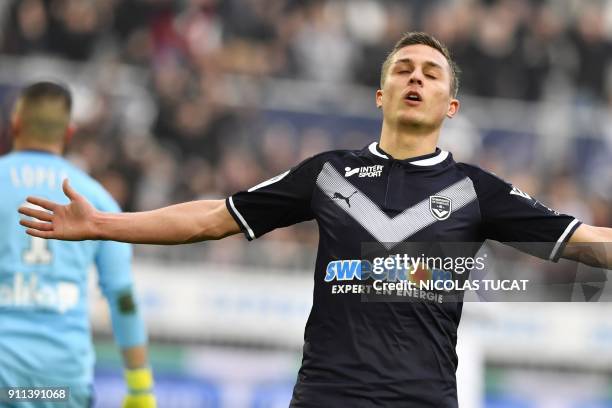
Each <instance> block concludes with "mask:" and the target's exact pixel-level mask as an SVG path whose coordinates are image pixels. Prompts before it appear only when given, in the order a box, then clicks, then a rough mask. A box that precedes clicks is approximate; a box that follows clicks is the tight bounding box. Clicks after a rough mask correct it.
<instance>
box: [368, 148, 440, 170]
mask: <svg viewBox="0 0 612 408" xmlns="http://www.w3.org/2000/svg"><path fill="white" fill-rule="evenodd" d="M368 150H369V151H370V153H372V154H373V155H375V156H377V157H381V158H383V159H387V160H389V159H390V158H392V157H391V156H390V155H389V154H387V153H386V152H385V151H384V150H382V149H381V148H380V146H378V142H372V143H370V145H369V146H368ZM448 155H449V153H448V152H447V151H445V150H440V149H439V148H436V151H435V152H433V153H429V154H425V155H423V156H417V157H412V158H410V159H406V160H398V161H400V162H402V163H406V164H411V165H413V166H421V167H427V166H435V165H436V164H439V163H442V162H443V161H444V160H446V158H447V157H448Z"/></svg>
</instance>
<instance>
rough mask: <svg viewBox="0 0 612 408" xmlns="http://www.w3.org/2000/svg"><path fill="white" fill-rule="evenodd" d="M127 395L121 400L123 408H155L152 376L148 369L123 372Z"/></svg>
mask: <svg viewBox="0 0 612 408" xmlns="http://www.w3.org/2000/svg"><path fill="white" fill-rule="evenodd" d="M124 376H125V382H126V384H127V387H128V395H126V396H125V399H124V400H123V405H122V407H123V408H156V406H157V404H156V401H155V395H153V374H152V373H151V370H150V369H148V368H138V369H135V370H125V372H124Z"/></svg>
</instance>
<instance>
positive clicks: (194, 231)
mask: <svg viewBox="0 0 612 408" xmlns="http://www.w3.org/2000/svg"><path fill="white" fill-rule="evenodd" d="M62 187H63V190H64V194H66V196H67V197H68V198H69V199H70V203H69V204H67V205H61V204H58V203H55V202H53V201H49V200H45V199H43V198H39V197H28V199H27V201H28V202H29V203H31V204H35V205H37V206H40V207H42V208H43V209H44V210H38V209H34V208H30V207H25V206H24V207H20V208H19V212H20V213H21V214H23V215H26V216H28V217H33V218H34V219H22V220H21V221H20V224H21V225H23V226H24V227H27V230H26V232H27V233H28V234H29V235H32V236H35V237H40V238H49V239H62V240H67V241H82V240H87V239H96V240H98V239H101V240H112V241H121V242H131V243H135V244H162V245H173V244H185V243H191V242H198V241H205V240H210V239H220V238H224V237H226V236H228V235H233V234H236V233H238V232H240V227H239V226H238V224H236V221H235V220H234V219H233V217H232V216H231V214H230V213H229V211H228V210H227V208H226V206H225V201H224V200H200V201H190V202H187V203H182V204H176V205H171V206H168V207H164V208H160V209H157V210H152V211H143V212H134V213H105V212H101V211H98V210H96V209H95V208H94V207H93V206H92V205H91V204H90V203H89V202H88V201H87V199H86V198H85V197H83V196H82V195H80V194H79V193H77V192H76V191H75V190H74V189H73V188H72V187H70V184H69V183H68V180H64V183H63V185H62Z"/></svg>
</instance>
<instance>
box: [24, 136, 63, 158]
mask: <svg viewBox="0 0 612 408" xmlns="http://www.w3.org/2000/svg"><path fill="white" fill-rule="evenodd" d="M13 150H14V151H24V150H36V151H40V152H48V153H51V154H55V155H58V156H61V155H62V153H63V149H62V147H61V146H58V145H57V144H47V143H41V142H33V141H24V140H19V139H16V140H14V142H13Z"/></svg>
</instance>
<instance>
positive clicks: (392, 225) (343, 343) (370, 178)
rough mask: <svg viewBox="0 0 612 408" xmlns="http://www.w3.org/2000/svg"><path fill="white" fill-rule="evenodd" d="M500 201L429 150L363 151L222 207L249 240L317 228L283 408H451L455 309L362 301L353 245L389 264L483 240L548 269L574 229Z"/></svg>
mask: <svg viewBox="0 0 612 408" xmlns="http://www.w3.org/2000/svg"><path fill="white" fill-rule="evenodd" d="M356 169H360V171H359V172H356V171H355V170H356ZM511 190H512V186H511V185H510V184H509V183H507V182H505V181H504V180H502V179H500V178H499V177H496V176H495V175H493V174H491V173H488V172H486V171H484V170H482V169H480V168H478V167H476V166H471V165H469V164H465V163H457V162H455V161H454V160H453V157H452V155H451V154H450V153H448V152H445V151H442V150H440V149H436V151H435V152H433V153H431V154H427V155H424V156H420V157H415V158H411V159H406V160H397V159H395V158H393V157H392V156H391V155H389V154H388V153H386V152H384V151H382V150H381V149H380V147H379V146H378V145H377V143H372V144H370V145H369V146H367V147H365V148H363V149H362V150H335V151H329V152H324V153H321V154H318V155H316V156H313V157H311V158H309V159H306V160H304V161H303V162H302V163H300V164H298V165H297V166H295V167H294V168H292V169H291V170H290V171H289V172H288V173H285V174H284V176H283V177H282V178H275V179H272V180H270V181H268V182H265V183H264V184H263V185H260V186H258V188H256V189H251V190H249V191H241V192H238V193H236V194H234V195H232V196H231V197H228V199H227V200H226V207H227V209H228V211H229V212H230V214H231V215H232V217H233V218H234V220H235V221H236V223H237V224H238V225H239V226H240V228H241V230H242V232H243V233H244V235H245V236H246V238H247V239H249V240H252V239H255V238H258V237H261V236H262V235H264V234H266V233H267V232H270V231H272V230H274V229H275V228H281V227H284V226H287V225H292V224H295V223H298V222H301V221H307V220H315V221H316V223H317V225H318V229H319V247H318V248H319V249H318V253H317V260H316V266H315V270H314V282H315V284H314V292H313V306H312V309H311V312H310V316H309V318H308V322H307V324H306V330H305V332H304V355H303V360H302V365H301V367H300V370H299V373H298V379H297V382H296V384H295V388H294V390H293V397H292V400H291V405H290V406H291V408H319V407H363V408H370V407H374V406H376V407H385V408H405V407H418V408H434V407H435V408H457V407H458V403H457V387H456V378H455V372H456V369H457V364H458V362H457V354H456V352H455V346H456V339H457V327H458V325H459V321H460V319H461V311H462V303H461V302H460V301H454V302H445V301H444V302H441V303H440V302H435V301H430V300H428V299H423V300H422V301H421V299H417V300H416V301H390V302H386V301H384V299H383V300H380V301H373V302H369V301H364V299H363V295H362V294H363V293H364V292H363V291H362V288H365V287H366V286H367V285H368V280H366V279H363V276H364V273H365V272H364V271H365V270H366V269H367V264H368V262H369V261H371V259H369V258H368V257H369V256H370V253H369V252H368V253H365V251H364V247H369V246H366V245H364V244H367V243H373V244H374V245H373V246H372V247H376V251H378V250H380V251H382V252H385V251H386V252H387V253H389V254H393V253H396V254H400V253H402V252H409V251H410V249H405V248H406V247H404V249H402V251H400V246H399V245H396V244H398V243H402V242H404V243H415V244H417V246H418V245H419V244H420V243H423V244H425V245H424V246H423V247H428V246H427V245H428V244H429V243H438V242H463V243H470V245H469V249H468V251H473V253H474V254H475V253H476V251H478V248H479V247H480V244H481V243H482V242H484V241H485V240H487V239H492V240H497V241H501V242H529V243H531V242H548V243H550V245H549V246H541V245H524V246H523V247H524V248H522V250H524V251H525V252H529V253H532V255H536V256H539V257H541V258H544V259H549V258H551V259H552V260H556V259H557V258H558V257H559V256H560V253H561V252H562V251H561V248H562V247H563V245H564V244H565V242H566V240H567V239H569V237H570V236H571V233H572V232H573V231H574V230H575V229H576V228H577V227H578V225H580V222H579V221H577V220H575V219H574V218H573V217H571V216H568V215H564V214H559V213H555V212H554V211H552V210H550V209H548V208H546V207H544V206H542V205H541V204H539V203H538V202H537V201H533V200H526V199H525V197H523V196H520V195H516V194H508V193H509V192H510V191H511ZM433 246H436V245H433ZM536 248H542V249H541V250H538V249H536ZM425 251H427V250H425ZM536 251H539V252H536ZM420 255H421V253H412V254H408V256H420ZM460 256H472V254H462V255H460ZM364 265H366V267H365V269H364ZM449 273H451V272H449ZM468 274H469V272H468ZM330 276H337V277H342V278H341V279H330ZM364 290H365V289H364ZM368 293H369V292H368Z"/></svg>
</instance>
